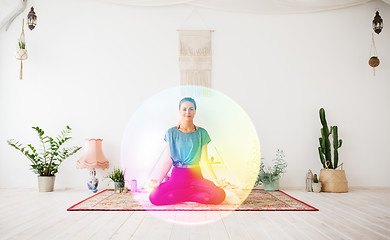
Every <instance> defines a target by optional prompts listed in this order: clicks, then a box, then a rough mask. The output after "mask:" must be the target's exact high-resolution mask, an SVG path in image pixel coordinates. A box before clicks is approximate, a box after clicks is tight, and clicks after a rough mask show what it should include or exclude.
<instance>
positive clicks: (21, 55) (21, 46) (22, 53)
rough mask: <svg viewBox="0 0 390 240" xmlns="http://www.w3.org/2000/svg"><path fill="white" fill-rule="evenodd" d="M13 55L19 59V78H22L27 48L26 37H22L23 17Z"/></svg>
mask: <svg viewBox="0 0 390 240" xmlns="http://www.w3.org/2000/svg"><path fill="white" fill-rule="evenodd" d="M15 57H16V59H18V60H20V75H19V79H20V80H22V78H23V60H26V59H27V58H28V55H27V49H26V39H25V37H24V19H23V23H22V33H21V34H20V38H19V41H18V46H17V50H16V56H15Z"/></svg>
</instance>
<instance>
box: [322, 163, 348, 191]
mask: <svg viewBox="0 0 390 240" xmlns="http://www.w3.org/2000/svg"><path fill="white" fill-rule="evenodd" d="M319 181H320V182H321V183H322V189H321V190H322V191H323V192H333V193H344V192H348V181H347V177H346V176H345V171H344V170H336V169H325V168H323V169H321V171H320V179H319Z"/></svg>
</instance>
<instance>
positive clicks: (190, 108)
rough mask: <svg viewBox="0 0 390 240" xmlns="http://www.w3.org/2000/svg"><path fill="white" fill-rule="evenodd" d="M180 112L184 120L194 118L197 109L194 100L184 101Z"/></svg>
mask: <svg viewBox="0 0 390 240" xmlns="http://www.w3.org/2000/svg"><path fill="white" fill-rule="evenodd" d="M179 112H180V117H181V119H182V120H183V121H189V120H193V119H194V117H195V113H196V110H195V106H194V104H193V103H192V102H182V103H181V106H180V110H179Z"/></svg>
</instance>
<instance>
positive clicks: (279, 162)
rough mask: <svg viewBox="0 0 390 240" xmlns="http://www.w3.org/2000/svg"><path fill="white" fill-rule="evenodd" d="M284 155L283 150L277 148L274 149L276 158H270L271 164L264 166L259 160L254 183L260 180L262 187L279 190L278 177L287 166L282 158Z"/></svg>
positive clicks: (267, 189) (268, 189)
mask: <svg viewBox="0 0 390 240" xmlns="http://www.w3.org/2000/svg"><path fill="white" fill-rule="evenodd" d="M284 157H285V154H284V153H283V150H280V149H278V150H277V151H276V158H275V159H273V160H272V161H273V166H267V167H265V164H264V162H261V163H260V169H259V174H258V176H257V180H256V184H255V185H258V184H259V183H260V182H262V183H263V189H264V190H266V191H277V190H279V179H280V177H281V175H282V174H283V173H285V172H286V168H287V162H286V161H285V160H284V159H283V158H284Z"/></svg>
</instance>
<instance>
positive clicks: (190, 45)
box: [178, 30, 211, 88]
mask: <svg viewBox="0 0 390 240" xmlns="http://www.w3.org/2000/svg"><path fill="white" fill-rule="evenodd" d="M178 31H179V44H180V45H179V48H180V53H179V68H180V85H182V86H183V85H197V86H203V87H209V88H210V87H211V31H210V30H178Z"/></svg>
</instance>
